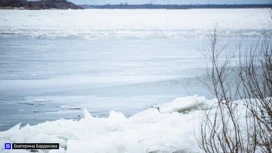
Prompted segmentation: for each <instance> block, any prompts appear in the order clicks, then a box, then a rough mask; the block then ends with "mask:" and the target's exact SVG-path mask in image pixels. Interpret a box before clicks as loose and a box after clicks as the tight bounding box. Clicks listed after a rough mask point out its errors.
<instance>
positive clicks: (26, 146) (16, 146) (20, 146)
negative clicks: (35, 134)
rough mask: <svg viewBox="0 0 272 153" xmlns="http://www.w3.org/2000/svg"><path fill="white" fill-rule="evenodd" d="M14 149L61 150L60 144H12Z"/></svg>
mask: <svg viewBox="0 0 272 153" xmlns="http://www.w3.org/2000/svg"><path fill="white" fill-rule="evenodd" d="M12 149H59V143H12Z"/></svg>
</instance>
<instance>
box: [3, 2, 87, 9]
mask: <svg viewBox="0 0 272 153" xmlns="http://www.w3.org/2000/svg"><path fill="white" fill-rule="evenodd" d="M0 9H21V10H43V9H83V8H82V7H81V6H78V5H75V4H73V3H71V2H68V1H67V0H40V1H28V0H0Z"/></svg>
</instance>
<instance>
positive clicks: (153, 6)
mask: <svg viewBox="0 0 272 153" xmlns="http://www.w3.org/2000/svg"><path fill="white" fill-rule="evenodd" d="M79 6H81V7H83V8H85V9H210V8H213V9H220V8H222V9H226V8H229V9H232V8H272V4H240V5H227V4H201V5H176V4H171V5H161V4H140V5H130V4H116V5H115V4H113V5H111V4H107V5H79Z"/></svg>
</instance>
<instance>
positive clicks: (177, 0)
mask: <svg viewBox="0 0 272 153" xmlns="http://www.w3.org/2000/svg"><path fill="white" fill-rule="evenodd" d="M69 1H71V2H73V3H75V4H120V3H128V4H147V3H150V2H152V3H156V4H167V3H168V1H169V3H170V4H264V3H268V2H269V1H270V0H69Z"/></svg>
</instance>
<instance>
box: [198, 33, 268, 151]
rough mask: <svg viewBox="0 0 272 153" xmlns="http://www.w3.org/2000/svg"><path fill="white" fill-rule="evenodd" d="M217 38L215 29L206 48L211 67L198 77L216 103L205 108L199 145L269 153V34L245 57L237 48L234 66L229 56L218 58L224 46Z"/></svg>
mask: <svg viewBox="0 0 272 153" xmlns="http://www.w3.org/2000/svg"><path fill="white" fill-rule="evenodd" d="M219 41H220V34H218V32H217V30H216V29H215V30H214V32H213V34H211V35H210V36H209V41H208V49H207V51H208V53H209V56H207V57H208V59H209V60H210V63H211V70H210V71H208V72H207V74H206V77H205V78H206V79H205V80H200V81H201V82H202V83H203V84H204V85H205V87H206V88H207V89H208V90H209V91H210V92H211V93H212V94H213V95H214V96H215V97H216V99H217V103H216V104H215V106H213V108H212V109H210V110H208V111H206V112H205V116H204V119H203V122H202V124H201V127H200V137H199V139H198V142H199V146H200V148H201V149H202V150H203V151H204V152H206V153H219V152H224V153H251V152H252V153H253V152H264V153H272V45H271V38H270V37H269V35H268V36H267V35H264V36H263V37H262V38H261V39H260V40H259V41H258V42H257V43H256V45H255V46H254V47H251V48H250V49H249V50H248V51H247V52H248V53H249V55H248V56H246V57H244V55H243V54H242V53H241V52H240V54H239V57H238V61H237V65H236V66H233V65H231V62H230V61H231V60H232V56H228V57H226V58H225V59H224V61H220V60H219V59H221V56H223V52H224V51H225V49H226V45H223V46H222V45H221V46H220V45H219ZM240 51H241V50H240ZM232 62H233V61H232ZM237 99H243V100H242V101H240V103H237V102H234V101H235V100H237ZM241 103H242V104H243V107H242V108H243V110H241V107H239V105H242V104H241Z"/></svg>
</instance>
